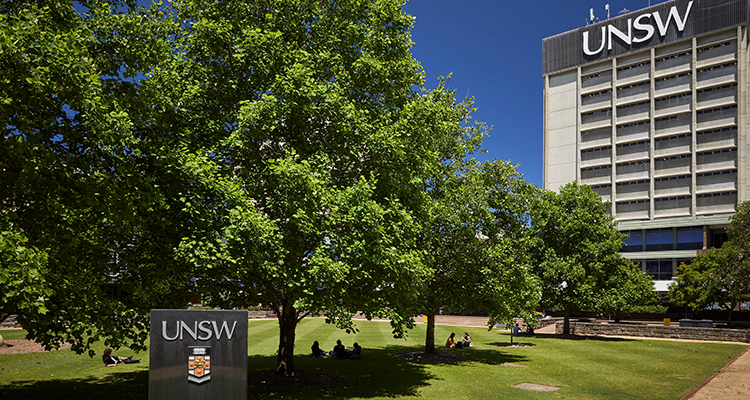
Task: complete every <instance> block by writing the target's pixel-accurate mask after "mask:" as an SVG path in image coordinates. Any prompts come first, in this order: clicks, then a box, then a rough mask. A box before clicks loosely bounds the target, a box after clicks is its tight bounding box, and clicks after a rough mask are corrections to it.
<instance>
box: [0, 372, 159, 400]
mask: <svg viewBox="0 0 750 400" xmlns="http://www.w3.org/2000/svg"><path fill="white" fill-rule="evenodd" d="M112 396H116V397H117V398H128V399H147V398H148V371H147V370H145V371H130V372H119V371H118V372H113V373H112V374H110V375H107V376H106V377H104V378H95V377H84V378H79V379H47V380H44V381H15V382H13V383H11V384H7V385H1V386H0V399H3V400H26V399H35V400H36V399H45V400H68V399H80V400H89V399H91V400H98V399H104V398H110V397H112Z"/></svg>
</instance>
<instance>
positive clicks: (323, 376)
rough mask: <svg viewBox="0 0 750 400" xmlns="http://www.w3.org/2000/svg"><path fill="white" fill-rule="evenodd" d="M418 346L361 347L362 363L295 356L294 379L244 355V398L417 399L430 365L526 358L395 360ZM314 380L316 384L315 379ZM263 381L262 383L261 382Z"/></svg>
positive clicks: (267, 360) (481, 353) (496, 354)
mask: <svg viewBox="0 0 750 400" xmlns="http://www.w3.org/2000/svg"><path fill="white" fill-rule="evenodd" d="M423 351H424V348H423V347H421V346H396V345H394V346H388V347H385V348H382V349H365V350H364V351H363V353H362V359H361V360H336V359H331V358H328V359H323V358H314V357H311V356H309V355H305V356H302V357H297V358H295V360H294V362H295V369H296V371H297V372H298V375H299V376H297V377H283V378H277V377H272V378H271V379H266V378H268V377H269V376H270V371H271V370H272V369H273V367H274V366H275V365H276V358H275V357H273V356H251V357H248V398H249V399H255V398H270V397H273V398H277V397H278V396H284V397H292V398H327V399H349V398H355V397H361V398H373V397H399V396H418V395H419V389H420V388H422V387H425V386H429V385H430V384H431V383H430V381H432V380H434V379H437V378H436V377H435V376H434V375H433V374H432V373H430V371H429V368H430V366H431V365H436V364H438V365H461V364H465V363H472V362H478V363H483V364H490V365H497V364H503V363H522V362H524V361H528V358H527V357H524V356H518V355H511V354H505V353H504V352H502V351H497V350H492V349H487V350H484V349H483V350H479V349H476V348H470V349H443V348H440V349H438V352H439V353H440V354H449V355H461V356H465V357H468V360H465V361H453V360H452V359H451V358H449V359H448V360H447V361H426V362H423V361H410V360H405V359H401V358H399V357H397V356H396V355H398V354H403V353H419V352H423ZM315 379H318V381H315ZM261 382H263V383H261Z"/></svg>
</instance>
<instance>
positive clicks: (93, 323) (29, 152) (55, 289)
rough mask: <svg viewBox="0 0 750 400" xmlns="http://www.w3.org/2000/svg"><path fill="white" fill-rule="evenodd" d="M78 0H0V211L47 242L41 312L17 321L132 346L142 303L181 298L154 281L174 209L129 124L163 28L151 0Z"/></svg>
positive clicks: (15, 231)
mask: <svg viewBox="0 0 750 400" xmlns="http://www.w3.org/2000/svg"><path fill="white" fill-rule="evenodd" d="M79 3H80V5H81V6H82V7H84V8H86V9H87V10H88V12H87V13H86V14H85V15H81V14H78V13H77V12H76V11H75V10H74V8H73V6H72V3H71V2H70V1H60V0H52V1H31V0H29V1H13V2H3V3H2V4H0V68H1V69H2V70H3V71H4V74H3V76H2V78H0V118H2V120H3V135H2V136H0V181H2V182H3V184H2V185H0V207H1V209H0V215H2V216H3V218H4V219H5V220H6V221H9V222H10V224H5V225H4V226H3V230H4V231H6V232H9V235H10V237H11V238H13V237H23V238H25V239H24V240H28V243H27V244H24V245H23V246H25V247H26V248H38V249H41V250H42V251H44V252H45V253H46V254H47V265H46V268H45V270H44V271H45V272H44V280H43V286H44V290H43V292H44V293H45V296H44V307H46V309H47V310H48V311H47V312H46V313H44V314H37V315H34V316H33V318H29V319H28V320H26V321H25V322H24V328H26V329H27V330H28V331H29V336H30V337H31V338H34V339H36V340H38V341H40V342H43V343H45V344H46V345H47V346H55V345H56V343H58V342H61V341H66V342H71V343H73V348H74V350H76V351H79V352H82V351H84V350H86V349H87V348H88V346H89V345H90V343H92V342H94V341H97V340H100V339H102V338H106V339H107V342H106V343H107V345H109V346H112V347H118V346H121V345H125V344H130V345H131V346H132V347H133V348H135V349H140V348H143V341H144V340H145V338H146V332H145V329H146V327H147V326H148V310H149V308H150V307H151V306H152V305H154V304H161V305H163V306H167V305H173V306H176V305H177V304H184V302H183V298H185V299H186V297H185V296H184V295H183V293H185V291H184V290H181V289H183V288H180V287H179V285H178V284H177V283H174V282H172V283H170V284H169V285H166V284H165V282H166V280H165V279H166V277H169V276H173V273H174V268H175V265H176V264H175V262H174V257H172V256H171V253H172V250H170V248H169V245H170V242H171V245H176V244H177V243H178V241H177V240H179V238H180V236H175V235H174V231H171V230H170V229H169V227H172V226H174V225H179V224H180V223H181V222H180V221H179V212H175V208H172V209H171V210H170V202H171V200H170V196H169V195H168V194H167V193H165V192H162V191H161V190H160V189H159V185H160V184H161V183H162V182H164V181H165V179H163V178H164V176H163V175H162V174H161V173H160V172H157V171H158V170H159V167H158V163H157V162H156V159H155V158H154V157H152V155H153V154H155V152H154V151H153V150H154V148H153V147H151V144H153V143H152V142H149V141H148V139H152V138H148V139H145V136H144V132H143V131H142V130H141V129H140V128H141V127H142V126H143V125H144V121H145V119H146V118H144V117H143V116H144V110H148V109H150V108H151V107H152V106H151V105H150V104H152V103H149V102H148V99H149V98H150V97H151V96H150V94H148V93H146V92H144V91H143V86H142V85H141V84H140V82H139V81H138V80H137V79H136V77H138V76H141V75H142V74H143V73H145V72H147V71H149V70H150V69H151V68H153V67H154V66H155V63H156V62H157V61H158V60H160V59H162V58H163V57H164V56H165V54H166V52H169V51H171V50H170V47H169V46H166V45H165V40H166V38H167V37H169V36H170V35H171V34H172V33H173V32H174V29H173V25H172V23H171V22H168V21H166V20H165V19H163V18H160V17H159V16H160V15H161V14H160V12H158V10H157V9H156V8H152V9H151V10H146V9H143V8H141V9H139V8H136V6H135V5H134V4H131V3H134V2H124V1H112V2H110V3H103V2H97V1H81V2H79ZM166 180H167V181H169V180H170V179H166ZM177 210H179V208H177ZM167 232H171V236H170V234H169V233H167ZM19 235H21V236H19ZM175 239H177V240H175ZM12 242H13V243H16V244H15V246H18V244H19V243H21V242H20V241H18V240H15V239H13V240H12ZM29 283H30V284H31V281H30V282H29ZM107 287H109V288H111V289H112V290H108V289H106V288H107ZM122 292H126V293H129V294H130V296H118V294H119V293H122ZM21 318H24V317H21Z"/></svg>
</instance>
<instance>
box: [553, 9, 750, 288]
mask: <svg viewBox="0 0 750 400" xmlns="http://www.w3.org/2000/svg"><path fill="white" fill-rule="evenodd" d="M749 12H750V8H749V7H748V0H693V1H687V0H674V1H669V2H666V3H661V4H659V5H655V6H652V7H649V8H646V9H643V10H638V11H635V12H631V13H628V14H625V15H622V16H618V17H617V18H612V19H609V20H606V21H602V22H599V23H596V24H592V25H588V26H585V27H582V28H579V29H576V30H573V31H569V32H565V33H562V34H560V35H556V36H552V37H549V38H546V39H544V41H543V75H544V187H545V188H546V189H550V190H558V189H559V187H560V186H561V185H564V184H566V183H568V182H571V181H574V180H577V181H578V182H580V183H584V184H587V185H589V186H591V187H592V188H593V189H594V190H595V191H596V192H597V193H598V194H599V196H601V198H602V199H603V200H606V201H609V202H611V213H612V215H613V216H614V217H615V218H616V220H618V221H619V229H620V230H622V231H625V232H627V233H628V234H629V237H628V239H627V240H626V242H625V246H624V247H623V254H624V255H625V256H626V257H627V258H629V259H631V260H633V261H634V262H636V263H639V264H640V265H641V267H642V268H643V270H644V271H645V272H646V273H648V274H649V275H651V276H652V277H653V278H654V280H655V283H656V287H657V290H660V291H665V290H666V288H667V285H668V284H669V282H671V281H672V280H673V279H674V277H675V275H676V273H677V267H678V266H679V264H680V263H681V262H683V261H688V260H690V259H692V258H694V257H695V256H696V255H697V254H698V253H699V252H701V251H705V250H707V249H708V248H710V247H712V246H719V245H721V243H722V242H723V241H724V240H726V235H725V232H724V228H725V227H726V226H727V225H728V223H729V217H730V216H731V215H732V214H733V213H734V211H735V208H736V206H737V204H739V203H741V202H743V201H746V200H750V184H748V179H750V161H749V160H748V139H749V138H748V135H749V134H750V120H749V119H748V105H749V104H750V103H749V101H750V98H748V94H749V90H748V89H750V88H749V87H748V84H750V76H748V62H749V59H748V33H747V25H748V24H747V21H748V19H750V15H749V14H748V13H749Z"/></svg>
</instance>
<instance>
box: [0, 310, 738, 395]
mask: <svg viewBox="0 0 750 400" xmlns="http://www.w3.org/2000/svg"><path fill="white" fill-rule="evenodd" d="M358 326H359V328H360V329H361V331H360V332H359V333H357V334H356V335H347V334H346V333H344V332H343V331H338V330H337V329H336V328H335V327H333V326H330V325H326V324H325V323H324V322H323V320H322V319H305V320H303V321H302V323H301V324H300V325H299V327H298V329H297V353H299V354H300V355H304V356H302V357H298V358H296V359H295V363H296V364H295V365H296V368H297V369H298V370H307V371H324V372H333V373H336V374H338V375H340V376H341V377H342V378H343V379H342V381H341V382H338V383H336V384H332V385H314V386H304V387H300V386H295V385H277V386H272V387H269V386H263V385H258V386H257V387H256V386H253V387H250V390H249V393H250V396H249V397H250V398H270V399H276V398H287V399H288V398H294V399H319V398H329V399H339V398H343V399H356V398H364V399H378V398H406V397H416V396H419V397H421V398H425V399H484V398H502V399H650V400H651V399H675V400H676V399H679V398H680V397H682V396H683V395H684V394H686V393H687V392H688V391H690V390H691V389H692V388H693V387H695V386H696V385H698V384H699V383H701V382H702V381H703V380H705V379H706V378H708V377H709V376H710V375H711V374H712V373H714V372H715V371H716V370H718V369H719V368H721V367H722V366H724V365H725V364H726V363H727V362H729V361H730V360H731V359H732V358H734V357H735V356H736V355H738V354H739V353H740V352H741V351H743V350H744V349H745V348H746V347H747V346H739V345H730V344H714V343H680V342H668V341H650V340H630V339H611V338H579V339H558V338H555V337H554V336H552V335H537V336H536V337H533V338H523V337H522V338H516V340H515V342H517V343H518V342H519V341H520V342H521V343H525V344H529V345H531V346H530V347H506V346H505V345H507V344H508V343H509V341H510V337H509V335H508V333H507V332H505V331H499V332H498V331H492V332H489V331H487V330H486V329H482V328H461V327H449V326H437V327H436V332H435V335H436V338H437V342H438V345H441V344H442V343H444V341H445V339H446V338H447V337H448V335H449V334H450V333H451V332H455V333H456V335H457V336H461V335H462V334H463V332H464V331H468V332H469V334H471V336H472V338H473V339H474V343H475V347H474V348H472V349H463V350H458V349H445V348H442V347H440V348H439V349H438V351H441V352H442V351H445V352H451V353H457V354H462V355H466V356H468V357H471V359H472V361H468V362H460V363H443V364H425V363H414V362H408V361H403V360H400V359H398V358H396V357H393V354H396V353H402V352H414V351H421V350H423V344H424V343H423V342H424V325H418V326H417V328H416V329H415V330H413V331H411V332H410V333H409V337H408V338H407V339H406V340H403V339H393V338H392V337H391V334H390V325H389V324H387V323H383V322H358ZM2 334H3V337H5V338H6V339H22V338H23V337H24V332H23V331H20V330H10V331H8V330H6V331H3V332H2ZM337 339H341V340H342V342H343V343H344V345H346V346H347V348H351V345H352V343H354V342H355V341H356V342H359V344H360V345H361V346H362V347H363V349H364V350H363V359H362V360H333V359H319V358H312V357H310V356H309V355H308V354H309V352H310V346H311V345H312V342H313V341H314V340H318V341H319V342H320V345H321V347H322V348H323V349H325V350H331V349H332V348H333V346H334V344H335V343H336V340H337ZM277 343H278V328H277V325H276V321H274V320H261V321H250V328H249V345H248V354H249V362H248V367H249V372H250V373H251V374H253V373H256V372H261V371H268V370H271V369H273V368H274V366H275V356H274V352H275V350H276V346H277ZM103 348H104V346H103V345H101V346H98V347H97V348H96V350H97V352H98V353H99V354H101V350H102V349H103ZM115 354H116V355H131V354H132V353H131V352H130V351H129V350H127V349H121V350H120V351H117V352H115ZM136 358H141V359H142V361H141V364H133V365H118V366H117V367H114V368H104V367H102V366H101V359H100V356H97V357H96V358H94V359H91V358H89V357H88V356H86V355H81V356H78V355H76V354H75V353H73V352H71V351H70V350H62V351H53V352H48V353H34V354H18V355H3V356H0V399H3V400H11V399H50V400H56V399H101V398H104V397H107V398H109V397H110V396H115V397H117V398H120V397H125V398H128V399H145V398H147V393H148V354H140V355H136ZM500 363H512V364H517V365H521V366H524V367H525V368H521V367H512V366H501V365H498V364H500ZM524 382H527V383H536V384H543V385H551V386H558V387H561V388H562V389H560V390H558V391H556V392H532V391H527V390H522V389H515V388H512V387H511V386H512V385H516V384H519V383H524Z"/></svg>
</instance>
